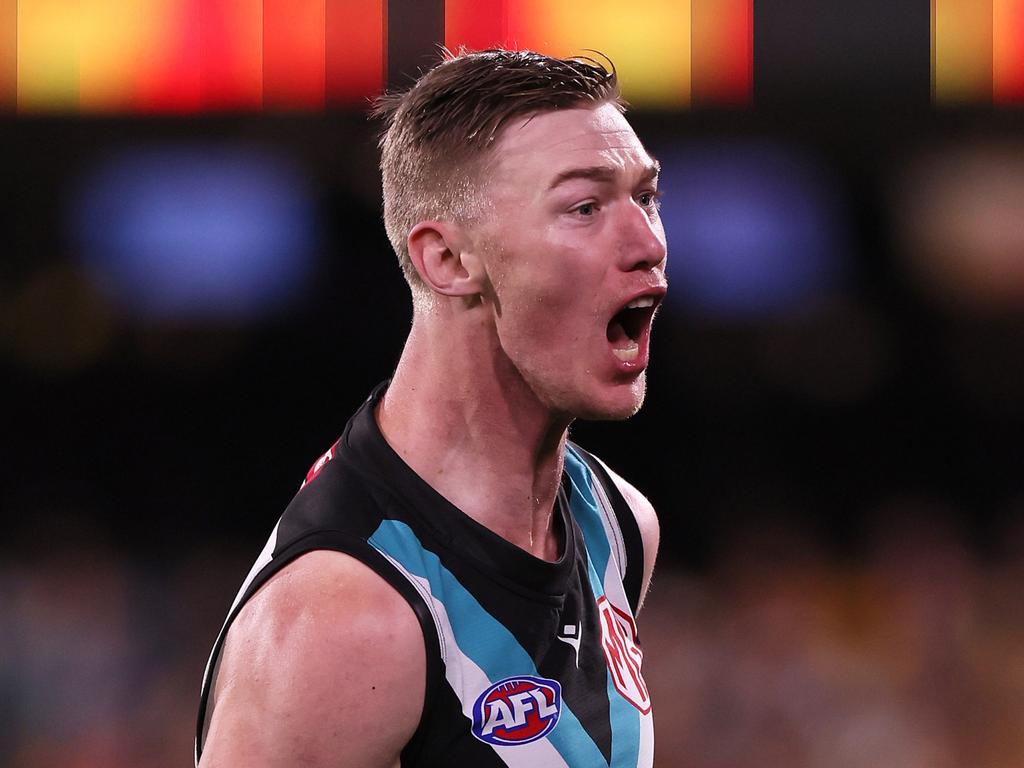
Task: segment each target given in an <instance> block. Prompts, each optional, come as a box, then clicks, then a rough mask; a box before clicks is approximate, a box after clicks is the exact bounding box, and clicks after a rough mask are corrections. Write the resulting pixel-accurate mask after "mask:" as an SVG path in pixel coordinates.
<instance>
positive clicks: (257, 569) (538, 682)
mask: <svg viewBox="0 0 1024 768" xmlns="http://www.w3.org/2000/svg"><path fill="white" fill-rule="evenodd" d="M384 388H385V385H384V384H382V385H381V386H379V387H378V388H377V389H376V390H375V391H374V393H373V394H372V395H371V396H370V397H369V398H368V399H367V400H366V402H365V403H364V404H363V406H362V407H361V408H360V409H359V410H358V411H357V412H356V414H355V415H354V416H353V417H352V419H351V420H350V421H349V423H348V425H347V426H346V428H345V431H344V433H343V434H342V436H341V437H340V438H339V440H338V441H337V442H336V443H335V444H334V446H332V448H331V450H329V451H328V452H327V453H326V454H324V456H322V457H321V458H320V460H319V461H317V463H316V464H315V465H314V466H313V469H312V470H310V473H309V475H307V479H306V482H304V483H303V485H302V488H301V489H300V491H299V493H298V494H297V495H296V496H295V498H294V499H293V500H292V502H291V504H290V505H289V506H288V508H287V509H286V510H285V512H284V514H283V515H282V517H281V519H280V520H279V521H278V523H277V526H276V527H275V528H274V531H273V533H272V534H271V536H270V540H269V541H268V542H267V545H266V547H265V548H264V550H263V552H262V553H261V555H260V556H259V558H258V559H257V561H256V563H255V565H254V566H253V568H252V570H251V571H250V573H249V576H248V578H247V579H246V580H245V582H244V584H243V585H242V588H241V590H240V592H239V593H238V596H237V597H236V598H235V601H234V604H233V605H232V607H231V611H230V613H229V615H228V618H227V621H226V622H225V624H224V628H223V629H222V630H221V633H220V636H219V637H218V639H217V642H216V645H215V646H214V649H213V653H212V655H211V658H210V661H209V664H208V665H207V668H206V675H205V679H204V681H203V691H202V699H201V704H200V710H199V724H198V733H197V738H196V761H197V762H198V760H199V756H200V754H201V752H202V748H203V739H204V737H205V732H206V728H207V726H208V709H209V697H210V691H211V689H212V682H213V678H214V676H215V674H216V669H217V665H218V659H219V655H220V650H221V647H222V645H223V642H224V637H225V635H226V634H227V630H228V628H229V627H230V625H231V622H232V621H233V620H234V618H235V616H237V614H238V612H239V610H240V609H241V607H242V606H243V605H244V604H245V602H246V601H247V600H248V599H249V598H250V597H251V596H252V595H253V594H254V593H255V592H256V590H258V589H259V588H260V586H262V585H263V584H264V583H266V581H267V580H268V579H269V578H270V577H271V576H273V575H274V573H276V572H277V571H279V570H280V569H281V568H283V567H284V566H285V565H286V564H288V563H289V562H291V561H292V560H294V559H295V558H297V557H299V556H300V555H302V554H304V553H306V552H309V551H311V550H318V549H328V550H337V551H339V552H344V553H345V554H347V555H350V556H352V557H355V558H357V559H358V560H360V561H361V562H363V563H365V564H366V565H368V566H369V567H371V568H372V569H373V570H374V571H376V572H377V573H378V574H380V575H381V576H382V577H383V578H384V579H385V580H386V581H387V582H388V583H389V584H391V586H393V587H394V588H395V589H396V590H397V591H398V592H399V593H400V594H401V595H402V596H403V597H404V598H405V599H406V600H407V601H408V602H409V604H410V605H411V606H412V608H413V610H414V611H415V613H416V615H417V617H418V618H419V622H420V625H421V627H422V629H423V636H424V641H425V644H426V651H427V684H426V694H425V696H426V699H425V702H424V708H423V716H422V719H421V721H420V724H419V727H418V729H417V731H416V733H415V735H414V737H413V738H412V740H411V741H410V742H409V744H408V745H407V746H406V748H405V749H404V750H403V752H402V755H401V762H402V765H403V766H451V765H467V766H474V768H486V767H487V766H522V767H523V768H549V767H552V768H553V767H554V766H560V767H564V766H572V767H573V768H599V767H600V768H637V767H640V768H650V766H651V765H652V763H653V753H654V744H653V739H654V733H653V723H652V718H651V701H650V696H649V694H648V690H647V686H646V684H645V683H644V679H643V676H642V674H641V661H642V653H641V650H640V645H639V640H638V637H637V631H636V624H635V623H634V620H633V616H634V614H635V612H636V610H637V605H638V602H639V599H640V589H641V579H642V573H643V562H644V553H643V543H642V541H641V538H640V531H639V528H638V527H637V523H636V520H635V517H634V515H633V513H632V510H631V509H630V508H629V506H628V505H627V503H626V501H625V500H624V498H623V497H622V495H621V494H620V493H619V491H618V489H617V488H616V486H615V484H614V483H613V482H612V480H611V479H610V477H609V475H608V474H607V470H606V468H605V467H604V466H603V465H602V464H601V462H600V461H598V460H597V459H596V458H595V457H593V456H591V455H590V454H588V453H586V452H585V451H583V450H582V449H581V448H579V447H578V446H576V445H573V444H571V443H569V444H568V445H567V447H566V452H565V462H564V470H563V475H562V485H561V488H560V491H559V494H558V511H559V519H560V522H561V526H562V531H563V533H564V536H563V540H564V545H563V548H562V553H561V556H560V557H559V559H558V560H557V561H556V562H547V561H544V560H541V559H538V558H536V557H534V556H532V555H530V554H529V553H527V552H525V551H524V550H522V549H520V548H518V547H516V546H515V545H513V544H511V543H509V542H508V541H506V540H505V539H503V538H501V537H500V536H498V535H497V534H495V533H493V532H492V531H490V530H489V529H488V528H486V527H484V526H483V525H481V524H479V523H477V522H476V521H475V520H473V519H472V518H470V517H469V516H467V515H465V514H464V513H462V512H461V511H460V510H458V509H457V508H456V507H455V506H453V505H452V504H451V503H450V502H448V501H447V500H446V499H445V498H443V497H442V496H441V495H440V494H439V493H437V491H435V490H434V489H433V488H432V487H431V486H430V485H428V484H427V483H426V482H425V481H424V480H423V479H422V478H420V477H419V476H418V475H417V474H416V473H415V472H413V471H412V469H410V468H409V466H408V465H406V464H405V462H404V461H402V459H401V458H400V457H399V456H398V455H397V454H396V453H395V452H394V450H392V448H391V447H390V446H389V445H388V444H387V442H386V441H385V440H384V438H383V436H382V435H381V432H380V429H379V428H378V426H377V423H376V419H375V418H374V406H375V404H376V403H377V401H378V399H379V398H380V396H381V395H382V394H383V392H384ZM340 611H344V606H339V612H340Z"/></svg>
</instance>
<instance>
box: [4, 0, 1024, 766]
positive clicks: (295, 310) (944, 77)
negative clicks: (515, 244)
mask: <svg viewBox="0 0 1024 768" xmlns="http://www.w3.org/2000/svg"><path fill="white" fill-rule="evenodd" d="M441 42H445V43H447V44H448V45H449V47H452V48H455V47H457V46H458V45H459V44H467V45H469V46H471V47H485V46H487V45H490V44H493V43H505V44H509V45H519V46H523V47H534V48H537V49H540V50H544V51H547V52H550V53H554V54H563V55H564V54H569V53H579V52H581V51H583V50H584V49H598V50H601V51H603V52H604V53H607V54H608V55H609V56H611V57H612V59H613V60H614V61H615V62H616V64H617V65H618V67H619V69H620V70H621V73H622V80H623V83H624V88H625V95H626V97H627V98H628V99H629V100H630V101H631V102H632V103H633V105H634V109H633V111H632V112H631V119H632V120H633V122H634V125H635V127H636V128H637V131H638V133H639V134H640V135H641V137H643V138H644V140H645V141H646V142H647V143H648V145H649V146H650V148H651V149H652V151H653V152H654V153H655V154H656V155H657V156H658V157H659V158H660V159H661V161H662V163H663V166H664V169H665V170H664V187H665V190H666V197H665V203H664V209H663V215H664V219H665V223H666V228H667V230H668V233H669V244H670V269H669V274H670V279H671V282H672V292H671V294H670V301H669V303H668V305H667V306H666V307H665V308H664V311H663V313H662V315H661V318H660V321H659V326H658V328H657V330H656V333H655V341H654V344H655V349H654V365H653V367H652V370H651V373H650V393H649V399H648V405H647V406H646V408H645V409H644V411H643V412H642V413H641V414H640V415H639V416H638V417H636V418H635V419H634V420H633V421H632V422H631V423H628V424H579V425H577V426H576V427H575V428H574V437H575V439H577V440H578V441H579V442H581V443H583V444H584V445H587V446H588V447H590V448H591V449H592V450H594V451H596V452H597V453H599V454H600V455H602V456H603V457H604V458H605V459H606V460H607V461H608V462H609V463H610V464H612V465H613V466H615V467H616V468H617V469H619V470H620V471H621V472H622V473H623V474H625V475H626V476H627V477H630V478H631V479H633V480H634V482H635V483H636V484H637V485H638V486H640V487H641V488H642V489H644V490H645V491H647V493H648V495H649V496H650V498H651V499H652V501H653V502H654V504H655V506H656V507H657V508H658V509H659V510H660V513H661V518H662V526H663V540H662V555H661V561H660V566H659V570H658V573H657V575H656V579H655V583H654V587H653V590H652V593H651V596H650V599H649V603H648V607H647V608H646V610H645V612H644V614H643V616H642V617H641V619H642V620H641V632H642V635H643V639H644V642H645V648H646V652H647V661H646V663H645V670H646V675H647V679H648V681H649V682H650V686H651V688H652V692H653V696H654V698H655V702H656V705H657V708H656V714H657V731H658V758H657V760H658V765H659V766H666V767H669V766H672V767H676V766H683V767H688V768H743V767H744V766H755V765H756V766H788V767H792V768H800V767H802V766H807V767H808V768H810V767H812V766H813V767H815V768H817V767H818V766H822V767H824V766H827V767H828V768H847V767H849V768H855V767H860V766H873V767H874V766H879V765H899V766H929V767H930V768H936V767H939V768H942V767H945V766H951V767H952V766H964V767H965V768H967V767H970V768H983V767H991V768H997V767H1000V768H1001V767H1003V766H1007V767H1009V766H1020V765H1022V764H1024V610H1022V608H1021V599H1020V593H1021V585H1022V584H1024V474H1022V472H1021V470H1022V458H1021V457H1022V442H1024V365H1022V364H1021V357H1022V350H1024V133H1022V128H1024V113H1022V111H1021V104H1022V103H1024V0H985V1H980V0H932V2H931V3H928V2H923V1H922V0H913V1H911V0H891V1H889V0H887V1H883V0H863V1H862V2H857V3H852V2H840V0H825V1H824V2H822V1H821V0H817V1H815V2H812V1H811V0H791V1H790V2H781V0H759V2H758V3H757V4H756V5H755V4H753V3H752V2H751V0H682V1H681V2H669V1H668V0H651V1H650V2H648V3H645V4H643V5H642V6H639V7H637V9H635V10H633V11H626V10H624V9H623V8H622V4H621V3H611V2H606V1H605V0H591V1H590V2H586V3H584V2H578V1H577V0H564V2H563V1H562V0H552V1H550V2H537V1H534V2H530V1H529V0H487V1H486V2H470V1H469V0H448V2H447V3H444V2H442V0H423V1H421V2H415V1H414V0H351V1H345V0H291V1H290V2H285V0H208V1H203V0H80V1H79V2H77V3H73V4H72V3H65V2H61V1H60V0H20V1H19V2H15V1H14V0H3V2H0V137H2V140H0V167H2V169H3V178H2V181H0V190H2V192H3V194H4V198H5V199H4V202H3V205H0V217H2V218H0V222H2V224H3V230H2V231H3V232H4V233H5V238H4V241H3V242H4V245H3V247H2V252H3V259H2V261H0V371H2V377H3V381H4V391H5V392H6V393H7V394H6V395H5V404H6V407H5V408H4V409H3V428H2V435H3V439H2V440H0V450H2V454H0V509H2V511H3V523H4V527H3V534H4V535H3V537H2V540H0V583H2V584H3V588H2V589H0V617H2V619H0V622H2V623H0V629H2V631H0V690H2V692H3V696H2V697H0V722H2V723H3V725H2V726H0V764H3V765H9V766H17V767H19V768H35V767H36V766H51V765H64V766H71V767H74V766H80V767H82V768H86V767H90V768H91V766H101V765H102V766H111V765H136V766H147V767H153V768H157V767H163V766H175V765H184V764H187V763H188V762H189V760H190V749H191V745H190V742H191V738H192V729H193V719H194V712H195V706H196V701H197V696H198V690H199V683H200V677H201V674H202V670H203V666H204V664H205V661H206V656H207V653H208V651H209V648H210V645H211V643H212V642H213V639H214V637H215V634H216V632H217V630H218V629H219V626H220V622H221V621H222V619H223V617H224V615H225V612H226V610H227V607H228V605H229V603H230V601H231V598H232V597H233V594H234V591H235V589H236V588H237V585H238V584H239V583H240V581H241V579H242V578H243V576H244V574H245V572H246V571H247V569H248V566H249V564H250V562H251V560H252V559H253V558H254V557H255V555H256V553H257V552H258V550H259V548H260V547H261V545H262V543H263V541H264V539H265V537H266V535H267V533H268V532H269V530H270V528H271V527H272V526H273V524H274V521H275V520H276V517H277V515H278V514H279V513H280V511H281V510H282V509H283V508H284V506H285V505H286V504H287V502H288V500H289V498H290V497H291V495H292V494H293V493H294V492H295V491H296V490H297V488H298V485H299V482H300V481H301V480H302V478H303V477H304V475H305V472H306V470H307V468H308V466H309V465H310V464H311V463H312V461H313V460H314V459H315V458H316V457H317V456H318V455H319V454H320V453H321V452H322V451H323V450H324V449H325V447H326V446H328V445H329V444H330V443H331V441H332V440H333V439H334V438H335V437H336V436H337V435H338V434H339V433H340V431H341V429H342V427H343V425H344V422H345V420H346V418H347V415H348V414H349V413H350V412H351V411H352V410H353V409H354V408H355V407H356V405H357V404H358V403H359V402H360V401H361V399H362V398H363V397H364V396H365V395H366V393H367V392H368V391H369V389H370V388H371V387H372V386H373V385H374V384H375V383H376V382H377V381H379V380H380V379H382V378H384V377H386V376H387V375H388V373H389V371H390V369H391V367H392V365H393V364H394V362H395V361H396V360H397V356H398V353H399V350H400V345H401V343H402V341H403V339H404V333H405V330H406V328H407V327H408V322H409V318H410V310H409V307H408V302H407V296H406V290H405V288H404V284H403V283H402V281H401V278H400V274H399V271H398V269H397V265H396V263H395V259H394V257H393V256H392V255H391V253H390V251H389V249H388V246H387V242H386V239H385V236H384V232H383V227H382V225H381V222H380V220H379V207H380V206H379V199H378V195H379V182H378V178H377V172H376V161H377V155H376V149H375V143H374V142H375V133H376V131H377V127H376V126H374V125H372V124H370V123H369V122H368V121H367V119H366V116H365V109H366V105H367V99H368V98H371V97H372V96H373V95H374V94H375V93H377V92H379V91H380V89H381V88H382V87H384V86H385V85H386V84H388V83H391V84H392V85H399V86H400V85H401V84H403V83H407V82H409V74H410V73H411V72H415V70H416V68H418V67H420V66H423V65H424V64H426V63H427V62H428V60H429V56H430V53H431V51H433V50H435V46H436V45H437V44H438V43H441Z"/></svg>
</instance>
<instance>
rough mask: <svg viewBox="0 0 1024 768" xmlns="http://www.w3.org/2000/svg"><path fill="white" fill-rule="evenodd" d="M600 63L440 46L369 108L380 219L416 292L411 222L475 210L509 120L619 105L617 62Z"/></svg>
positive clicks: (419, 287) (419, 286) (459, 217)
mask: <svg viewBox="0 0 1024 768" xmlns="http://www.w3.org/2000/svg"><path fill="white" fill-rule="evenodd" d="M599 55H600V54H599ZM605 58H606V59H607V57H605ZM607 63H608V66H607V67H606V66H605V65H604V64H602V63H600V62H599V61H596V60H595V59H592V58H589V57H579V58H571V59H557V58H552V57H550V56H545V55H543V54H539V53H534V52H532V51H508V50H503V49H492V50H487V51H475V52H467V51H465V50H461V51H459V53H458V54H457V55H453V54H451V53H449V52H447V51H445V57H444V58H443V59H442V61H441V62H440V63H439V64H438V65H437V66H435V67H434V68H433V69H431V70H429V71H427V72H426V73H425V74H423V75H422V76H421V77H420V78H419V79H418V80H417V81H416V82H415V84H414V85H413V86H412V87H411V88H409V89H408V90H407V91H404V92H403V93H398V94H387V95H385V96H382V97H381V98H380V99H378V100H377V103H376V105H375V108H374V111H373V116H374V117H378V118H383V119H384V121H385V129H384V133H383V135H382V136H381V140H380V148H381V162H380V167H381V175H382V187H383V196H384V226H385V229H386V230H387V234H388V239H389V240H390V241H391V246H392V248H394V250H395V253H396V254H397V256H398V262H399V264H400V265H401V267H402V273H403V274H404V275H405V279H406V281H407V282H408V283H409V287H410V288H411V290H412V293H413V298H414V300H415V299H416V298H417V297H418V296H423V295H426V293H427V292H428V289H427V287H426V286H425V285H424V284H423V281H422V279H421V278H420V276H419V274H418V273H417V272H416V268H415V267H414V266H413V264H412V262H411V260H410V258H409V249H408V242H407V241H408V237H409V232H410V231H412V228H413V227H414V226H416V224H418V223H419V222H421V221H426V220H430V219H439V220H450V221H459V222H467V221H471V220H472V219H473V218H474V217H475V216H476V215H477V214H478V213H479V211H480V202H481V201H480V197H481V196H480V184H479V181H480V177H481V176H482V175H483V170H484V167H485V162H486V160H487V158H488V156H489V152H490V150H491V148H492V147H493V146H494V143H495V140H496V139H497V137H498V136H499V135H500V133H501V130H502V128H504V126H505V125H506V124H507V123H508V122H509V121H510V120H512V119H513V118H517V117H524V116H527V115H531V114H538V113H541V112H548V111H553V110H558V109H570V108H573V107H576V106H579V105H580V104H601V103H604V102H609V103H612V104H615V105H616V106H617V107H618V108H619V110H620V111H625V103H624V102H623V101H622V98H621V94H620V92H619V85H618V78H617V76H616V72H615V66H614V64H612V62H611V61H610V60H607Z"/></svg>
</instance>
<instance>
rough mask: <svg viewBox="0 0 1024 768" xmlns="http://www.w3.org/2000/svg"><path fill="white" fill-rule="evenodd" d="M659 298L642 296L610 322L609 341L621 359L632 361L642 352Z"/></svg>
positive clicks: (616, 314) (617, 313)
mask: <svg viewBox="0 0 1024 768" xmlns="http://www.w3.org/2000/svg"><path fill="white" fill-rule="evenodd" d="M658 301H659V300H658V298H657V297H654V296H641V297H640V298H638V299H633V301H631V302H629V304H627V305H626V306H625V307H623V308H622V309H620V310H619V311H618V312H616V313H615V315H614V316H613V317H612V319H611V321H609V323H608V332H607V335H608V342H609V343H610V344H611V345H612V352H613V353H614V354H615V356H616V357H617V358H619V360H622V361H623V362H631V361H633V360H636V358H637V357H638V356H639V354H640V344H641V342H642V341H643V339H644V336H645V335H646V333H647V331H648V330H649V329H650V327H651V320H652V319H653V318H654V313H655V312H656V311H657V308H658Z"/></svg>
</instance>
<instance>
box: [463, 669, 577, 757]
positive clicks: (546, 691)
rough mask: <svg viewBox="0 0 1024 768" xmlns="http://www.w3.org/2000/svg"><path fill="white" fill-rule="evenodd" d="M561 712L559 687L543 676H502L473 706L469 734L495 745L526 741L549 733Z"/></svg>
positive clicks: (553, 681) (555, 681)
mask: <svg viewBox="0 0 1024 768" xmlns="http://www.w3.org/2000/svg"><path fill="white" fill-rule="evenodd" d="M561 712H562V686H561V685H560V684H559V683H558V681H557V680H548V679H547V678H545V677H531V676H528V675H523V676H520V677H506V678H505V679H504V680H499V681H498V682H497V683H495V684H494V685H492V686H491V687H490V688H488V689H487V690H486V691H484V692H483V693H481V694H480V695H479V696H478V697H477V700H476V703H475V704H474V705H473V735H474V736H476V737H477V738H478V739H480V740H481V741H485V742H487V743H488V744H496V745H498V746H503V745H514V744H529V743H530V742H531V741H536V740H537V739H541V738H543V737H544V736H546V735H547V734H549V733H550V732H551V729H552V728H554V727H555V724H556V723H557V722H558V716H559V715H560V714H561Z"/></svg>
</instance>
